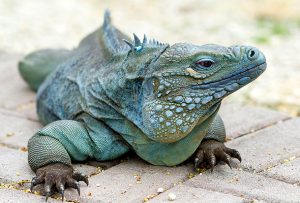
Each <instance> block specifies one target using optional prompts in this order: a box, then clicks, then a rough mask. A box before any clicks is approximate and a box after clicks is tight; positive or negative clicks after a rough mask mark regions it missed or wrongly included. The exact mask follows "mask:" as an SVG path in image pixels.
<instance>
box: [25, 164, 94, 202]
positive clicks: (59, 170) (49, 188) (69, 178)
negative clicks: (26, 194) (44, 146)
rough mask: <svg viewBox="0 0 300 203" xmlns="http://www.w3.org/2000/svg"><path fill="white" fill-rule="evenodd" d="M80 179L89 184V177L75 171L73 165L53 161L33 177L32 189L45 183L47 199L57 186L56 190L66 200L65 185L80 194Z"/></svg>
mask: <svg viewBox="0 0 300 203" xmlns="http://www.w3.org/2000/svg"><path fill="white" fill-rule="evenodd" d="M78 181H83V182H85V183H86V184H87V185H88V184H89V181H88V177H87V176H85V175H83V174H81V173H78V172H75V173H74V171H73V168H72V167H71V166H68V165H65V164H62V163H53V164H49V165H46V166H44V167H41V168H39V169H38V170H37V172H36V176H35V177H33V178H32V181H31V186H30V190H31V191H32V189H33V187H34V186H36V185H38V184H41V183H45V184H44V190H45V196H46V201H47V200H48V197H49V196H51V195H52V194H53V193H54V191H53V187H54V186H55V188H56V190H57V191H58V192H59V193H60V194H61V196H62V201H64V191H65V186H67V187H71V188H74V189H76V190H77V191H78V194H79V195H80V188H79V183H78Z"/></svg>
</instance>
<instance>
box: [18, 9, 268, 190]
mask: <svg viewBox="0 0 300 203" xmlns="http://www.w3.org/2000/svg"><path fill="white" fill-rule="evenodd" d="M123 39H126V40H127V41H125V42H126V43H127V44H126V43H125V42H124V41H123ZM128 40H129V39H128V37H126V36H125V35H124V34H122V33H121V32H120V31H118V30H117V29H116V28H115V27H113V26H112V25H111V23H110V19H109V16H108V14H106V16H105V20H104V24H103V26H102V27H101V28H100V29H98V30H97V31H95V32H94V33H92V34H90V35H89V36H87V37H86V38H85V39H84V40H82V42H81V43H80V45H79V46H78V48H76V49H75V50H72V51H64V50H59V51H49V50H48V51H39V52H36V53H35V54H32V55H30V56H29V57H27V58H25V59H24V60H23V61H22V62H20V71H21V74H22V75H23V77H24V79H25V80H27V81H28V83H29V85H30V86H31V87H32V88H33V89H38V94H37V110H38V115H39V118H40V120H41V122H42V123H43V124H45V125H46V126H45V127H44V128H43V129H42V130H40V131H39V132H37V133H36V134H35V135H34V136H33V137H32V138H31V139H30V141H29V143H28V150H29V151H28V152H29V164H30V166H31V168H32V169H33V170H34V171H36V170H37V174H38V177H37V178H36V179H34V181H33V183H34V185H35V184H38V183H40V182H42V181H43V180H44V179H43V178H44V177H45V173H47V172H49V173H51V171H50V168H51V167H52V168H51V170H53V171H55V169H53V168H55V167H53V164H54V163H61V164H65V165H68V166H70V167H71V161H72V160H77V161H84V160H86V159H88V158H92V159H96V160H98V161H104V160H111V159H114V158H117V157H119V156H121V155H123V154H124V153H126V152H128V151H129V150H132V149H133V150H134V151H135V152H136V153H137V154H138V155H139V156H140V157H141V158H143V159H144V160H146V161H148V162H150V163H152V164H155V165H167V166H173V165H177V164H180V163H182V162H183V161H185V160H187V159H188V158H189V157H190V156H192V155H193V154H194V153H195V152H196V154H197V155H196V164H198V162H201V161H202V160H207V161H208V162H209V163H210V165H211V166H212V167H213V166H214V165H215V162H216V157H217V159H220V160H224V161H226V162H228V156H229V155H231V156H232V157H236V158H239V159H240V157H239V155H238V152H237V151H235V150H231V149H229V148H222V149H223V151H224V152H223V151H222V150H221V149H216V151H218V150H219V151H220V150H221V151H222V153H217V154H215V155H214V153H215V152H216V151H214V150H211V151H209V150H208V151H209V152H208V151H205V150H204V149H205V147H204V148H201V145H200V144H201V142H202V143H203V140H215V141H214V142H218V143H221V144H222V143H223V142H224V141H225V130H224V125H223V122H222V120H221V118H220V117H219V116H218V115H217V112H218V109H219V106H220V103H221V100H222V99H223V98H224V97H225V96H227V95H229V94H231V93H232V92H234V91H236V90H237V89H239V88H241V87H242V86H244V85H246V84H248V83H249V82H251V81H253V80H254V79H255V78H257V77H258V76H259V75H260V74H261V73H262V72H263V71H264V70H265V68H266V63H265V58H264V56H263V54H262V53H261V52H259V51H258V50H257V49H255V48H252V47H246V46H233V47H229V48H226V47H222V46H218V45H203V46H196V45H192V44H187V43H178V44H175V45H172V46H169V45H168V44H162V43H159V42H157V41H155V40H152V41H150V42H148V41H147V39H146V38H145V37H144V40H143V42H141V41H140V40H139V39H138V38H137V37H136V36H134V41H133V43H130V42H128ZM50 55H51V60H50V61H49V59H48V57H47V56H50ZM55 56H57V57H55ZM49 64H51V65H49ZM41 65H42V66H44V67H47V69H46V70H45V69H43V67H37V66H41ZM41 70H44V74H43V75H42V76H40V77H39V78H38V79H32V77H33V76H30V75H34V73H33V72H34V71H36V72H41ZM29 73H30V74H29ZM50 73H51V74H50ZM48 74H49V76H48ZM44 78H46V79H45V81H43V83H42V85H41V86H40V83H41V81H42V80H43V79H44ZM207 143H209V142H207ZM199 146H200V147H199ZM218 146H219V145H218ZM222 146H223V144H222ZM197 149H198V150H197ZM203 150H204V151H203ZM228 154H229V155H228ZM208 155H209V156H208ZM207 157H209V158H207ZM48 166H49V167H48ZM47 167H48V168H47ZM45 168H46V169H47V170H48V171H47V170H46V169H45ZM40 169H41V170H40ZM39 170H40V172H39ZM41 171H43V172H41ZM59 175H61V174H59ZM75 179H76V178H75ZM76 180H80V178H77V179H76ZM81 180H82V177H81ZM67 182H68V181H67ZM52 184H54V183H52ZM61 185H62V186H61ZM63 185H64V184H60V186H61V187H62V188H63ZM69 185H72V184H71V183H70V184H69ZM45 186H47V187H50V186H51V183H47V181H46V184H45ZM61 187H58V190H62V189H61ZM45 189H46V192H47V193H48V192H49V193H50V189H47V188H46V187H45ZM62 191H63V190H62Z"/></svg>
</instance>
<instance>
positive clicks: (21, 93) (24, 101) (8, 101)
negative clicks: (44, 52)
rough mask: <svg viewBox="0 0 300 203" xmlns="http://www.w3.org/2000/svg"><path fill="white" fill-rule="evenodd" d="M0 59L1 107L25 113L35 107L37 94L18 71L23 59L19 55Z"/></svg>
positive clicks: (2, 56)
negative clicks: (18, 65) (20, 61)
mask: <svg viewBox="0 0 300 203" xmlns="http://www.w3.org/2000/svg"><path fill="white" fill-rule="evenodd" d="M0 58H2V60H0V71H1V74H0V81H1V89H0V107H1V108H5V109H10V110H13V111H17V112H19V113H24V112H26V111H27V110H28V109H30V111H31V108H32V106H34V104H33V103H34V101H35V93H34V92H33V91H31V90H30V89H29V88H28V86H27V85H26V84H25V82H24V81H23V80H22V78H21V76H20V75H19V73H18V70H17V63H18V61H19V60H20V59H21V58H22V56H21V55H17V54H4V55H1V56H0Z"/></svg>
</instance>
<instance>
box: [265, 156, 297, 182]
mask: <svg viewBox="0 0 300 203" xmlns="http://www.w3.org/2000/svg"><path fill="white" fill-rule="evenodd" d="M291 158H292V159H293V158H294V157H291ZM261 174H263V175H265V176H268V177H272V178H275V179H277V180H282V181H284V182H288V183H291V184H297V185H299V186H300V158H297V159H294V160H291V161H290V160H289V159H286V160H285V163H284V164H279V165H278V166H275V167H273V168H270V169H268V170H266V171H263V172H261Z"/></svg>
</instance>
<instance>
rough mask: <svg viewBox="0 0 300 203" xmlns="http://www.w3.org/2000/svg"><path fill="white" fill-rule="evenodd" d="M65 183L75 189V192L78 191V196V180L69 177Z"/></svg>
mask: <svg viewBox="0 0 300 203" xmlns="http://www.w3.org/2000/svg"><path fill="white" fill-rule="evenodd" d="M67 184H68V186H69V187H72V188H74V189H76V190H77V192H78V195H79V196H80V187H79V183H78V182H75V180H74V179H69V180H67Z"/></svg>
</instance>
